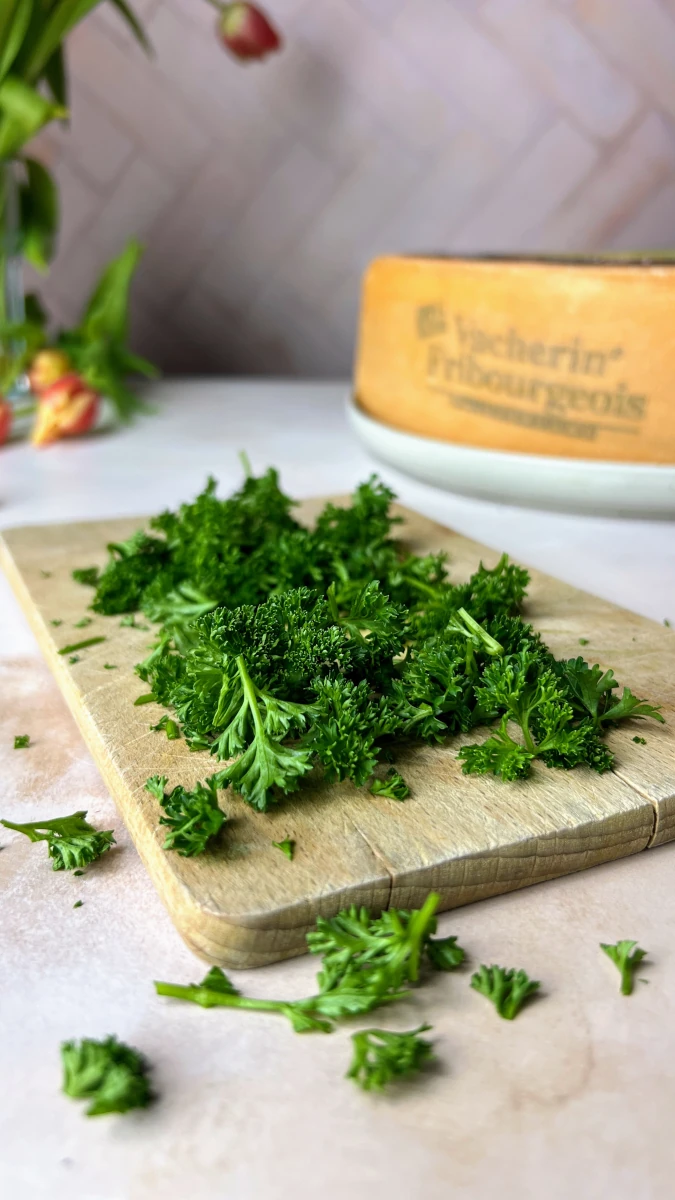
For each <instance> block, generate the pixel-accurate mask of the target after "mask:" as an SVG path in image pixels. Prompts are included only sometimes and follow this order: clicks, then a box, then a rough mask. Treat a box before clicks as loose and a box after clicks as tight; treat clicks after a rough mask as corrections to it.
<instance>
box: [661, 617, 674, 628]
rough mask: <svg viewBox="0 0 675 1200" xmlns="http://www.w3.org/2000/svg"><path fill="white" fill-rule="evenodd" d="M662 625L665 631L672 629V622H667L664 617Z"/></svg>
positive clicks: (666, 618)
mask: <svg viewBox="0 0 675 1200" xmlns="http://www.w3.org/2000/svg"><path fill="white" fill-rule="evenodd" d="M663 624H664V625H665V627H666V629H672V628H673V624H672V621H669V620H668V617H664V618H663Z"/></svg>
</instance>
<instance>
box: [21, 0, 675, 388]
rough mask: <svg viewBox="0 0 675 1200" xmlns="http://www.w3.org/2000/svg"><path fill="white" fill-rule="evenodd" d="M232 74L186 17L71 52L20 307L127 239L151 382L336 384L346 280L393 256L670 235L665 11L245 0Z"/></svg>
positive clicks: (672, 90) (620, 4) (585, 2)
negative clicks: (251, 32) (276, 47)
mask: <svg viewBox="0 0 675 1200" xmlns="http://www.w3.org/2000/svg"><path fill="white" fill-rule="evenodd" d="M267 4H268V7H269V11H270V13H271V14H272V15H273V16H274V17H275V18H276V19H277V21H278V24H279V25H280V26H281V28H282V29H283V31H284V34H285V37H286V48H285V50H284V52H283V54H280V55H278V56H276V57H275V58H273V59H270V60H268V62H267V63H265V64H264V65H259V64H253V65H250V66H248V67H242V66H240V65H238V64H236V63H235V62H233V61H232V60H231V59H230V58H229V57H228V56H227V55H226V54H225V52H224V51H223V50H222V49H221V48H220V47H219V45H218V44H217V41H216V39H215V36H214V32H213V10H212V9H211V8H210V6H209V5H208V4H207V3H206V2H205V0H140V2H139V0H137V2H136V8H137V9H138V10H139V11H140V12H141V13H142V15H143V17H144V20H145V22H146V25H147V28H148V32H149V34H150V37H151V39H152V42H153V45H154V47H155V57H154V59H153V60H152V61H151V62H148V61H147V60H146V59H145V58H144V56H143V55H142V53H141V52H140V51H139V50H138V49H137V48H136V47H135V46H134V45H132V43H131V41H130V39H129V37H128V36H127V34H126V32H125V31H124V29H123V27H122V26H121V25H120V22H119V19H118V17H117V15H116V13H115V11H114V10H113V9H112V7H109V6H108V7H107V8H106V7H105V6H104V8H102V9H100V10H99V11H98V12H96V13H95V14H94V15H93V16H92V17H91V18H90V19H89V20H87V21H86V22H85V23H84V25H82V26H81V27H80V28H79V29H78V30H77V31H76V33H75V35H74V36H73V37H72V39H71V42H70V63H71V71H72V76H73V95H72V111H73V118H72V125H71V128H70V130H68V131H62V132H61V131H59V132H57V133H53V132H51V133H50V134H49V135H48V136H47V137H44V138H43V139H42V144H41V152H42V153H43V154H44V155H46V156H47V157H48V158H49V159H50V160H51V162H52V163H53V164H54V165H55V167H56V169H57V173H58V176H59V179H60V184H61V194H62V197H63V205H64V221H63V233H62V238H61V244H60V249H59V254H58V258H57V260H56V262H55V264H54V267H53V271H52V275H51V277H50V278H49V280H48V281H47V283H46V285H45V287H44V293H45V295H46V297H47V300H48V302H49V303H50V306H51V307H52V309H53V311H54V312H55V314H56V316H57V317H58V318H59V319H60V320H62V321H68V320H70V319H72V317H73V316H74V315H75V314H76V312H77V310H78V306H79V304H80V303H81V300H82V298H83V296H84V295H85V294H86V291H87V289H88V288H89V287H90V285H91V283H92V281H93V279H94V278H95V276H96V274H97V272H98V271H99V270H100V268H101V266H102V264H103V263H104V262H105V261H106V260H107V259H109V258H110V257H111V256H112V255H113V254H115V253H116V252H117V251H118V250H119V249H120V248H121V246H122V244H123V243H124V241H125V240H126V239H127V238H129V237H131V236H132V235H137V236H140V237H141V238H142V239H144V241H145V243H146V245H147V253H146V256H145V259H144V262H143V266H142V268H141V272H140V277H139V281H138V288H137V291H136V296H135V303H134V339H135V344H136V347H137V348H138V349H139V350H140V351H142V352H145V353H147V354H149V355H150V356H151V357H154V358H155V359H156V360H157V361H158V362H159V363H160V364H161V365H162V366H163V367H164V368H165V369H166V370H169V371H172V370H174V371H175V370H185V371H188V370H189V371H195V372H199V371H223V372H245V373H252V374H267V373H278V374H300V375H315V376H330V375H335V374H346V373H347V371H348V370H349V367H350V362H351V355H352V347H353V340H354V331H355V325H356V313H357V304H358V289H359V279H360V275H361V272H362V271H363V268H364V266H365V265H366V263H367V262H368V260H369V259H370V258H372V257H373V256H374V255H375V254H379V253H382V252H387V251H397V250H420V251H429V250H437V251H446V252H447V251H452V250H459V251H463V252H470V251H481V250H492V251H494V250H505V251H510V250H519V249H523V250H528V251H531V250H586V249H595V248H600V247H612V246H616V247H621V248H626V247H629V246H633V247H645V246H656V245H660V246H663V245H668V244H672V243H673V239H675V0H267Z"/></svg>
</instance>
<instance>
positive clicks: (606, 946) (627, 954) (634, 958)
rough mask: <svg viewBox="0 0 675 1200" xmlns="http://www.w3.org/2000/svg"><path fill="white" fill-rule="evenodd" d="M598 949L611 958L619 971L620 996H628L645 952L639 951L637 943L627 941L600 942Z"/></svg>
mask: <svg viewBox="0 0 675 1200" xmlns="http://www.w3.org/2000/svg"><path fill="white" fill-rule="evenodd" d="M636 947H637V949H636ZM600 948H601V949H602V950H604V952H605V954H606V955H607V957H608V958H611V960H612V962H613V963H614V966H615V967H617V968H618V970H619V973H620V975H621V995H622V996H630V994H631V992H632V991H633V978H634V975H635V971H636V970H637V968H638V966H639V964H640V963H641V962H642V960H643V959H644V958H646V957H647V951H646V950H641V949H640V947H639V946H638V944H637V942H631V941H629V940H627V939H626V940H624V941H621V942H615V943H613V944H610V943H608V942H601V943H600Z"/></svg>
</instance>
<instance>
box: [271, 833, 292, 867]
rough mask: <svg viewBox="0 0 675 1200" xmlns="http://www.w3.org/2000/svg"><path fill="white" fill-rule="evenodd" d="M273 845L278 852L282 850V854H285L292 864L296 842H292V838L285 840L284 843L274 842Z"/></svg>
mask: <svg viewBox="0 0 675 1200" xmlns="http://www.w3.org/2000/svg"><path fill="white" fill-rule="evenodd" d="M272 845H273V846H276V848H277V850H281V853H282V854H285V855H286V858H287V859H288V860H289V861H290V862H292V861H293V854H294V852H295V842H294V841H292V840H291V838H284V840H283V842H272Z"/></svg>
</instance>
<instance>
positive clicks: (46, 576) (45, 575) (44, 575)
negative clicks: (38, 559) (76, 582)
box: [40, 568, 52, 579]
mask: <svg viewBox="0 0 675 1200" xmlns="http://www.w3.org/2000/svg"><path fill="white" fill-rule="evenodd" d="M40 575H41V576H42V578H43V579H51V577H52V573H51V571H43V570H42V568H40Z"/></svg>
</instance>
